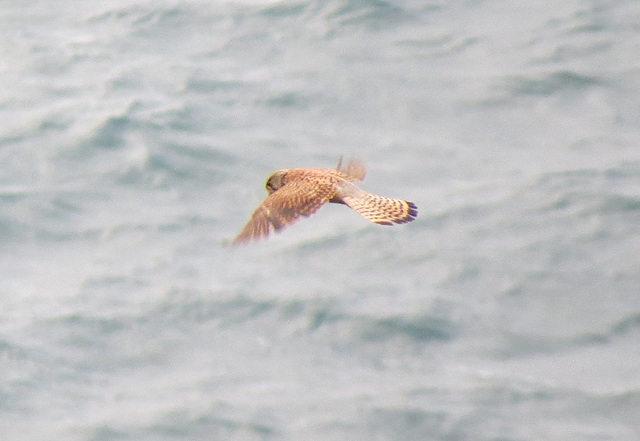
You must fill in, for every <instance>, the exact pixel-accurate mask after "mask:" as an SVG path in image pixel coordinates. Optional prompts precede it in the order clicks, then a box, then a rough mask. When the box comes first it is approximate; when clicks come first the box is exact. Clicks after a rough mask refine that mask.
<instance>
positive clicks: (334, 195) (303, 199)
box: [233, 158, 418, 245]
mask: <svg viewBox="0 0 640 441" xmlns="http://www.w3.org/2000/svg"><path fill="white" fill-rule="evenodd" d="M366 173H367V170H366V169H365V167H364V165H362V164H361V163H360V162H358V161H355V160H351V161H350V162H349V163H348V164H347V165H346V166H344V167H343V166H342V158H340V162H339V163H338V167H337V168H336V169H335V170H332V169H329V168H296V169H292V170H279V171H277V172H275V173H274V174H272V175H271V176H269V179H267V184H266V187H267V192H268V193H269V195H268V196H267V198H266V199H265V200H264V201H263V202H262V204H261V205H260V206H259V207H258V208H257V209H256V211H254V213H253V215H252V216H251V219H250V220H249V222H248V223H247V225H245V227H244V228H243V229H242V231H241V232H240V234H239V235H238V237H236V238H235V239H234V240H233V245H239V244H243V243H246V242H249V241H252V240H259V239H262V238H266V237H268V236H269V234H270V233H271V232H272V231H278V230H281V229H283V228H285V227H287V226H288V225H291V224H292V223H294V222H295V221H297V220H298V219H299V218H300V216H305V217H306V216H310V215H312V214H313V213H315V212H316V211H318V210H319V209H320V207H322V206H323V205H324V204H326V203H327V202H334V203H338V204H344V205H346V206H348V207H351V208H353V209H354V210H355V211H356V212H358V213H359V214H360V215H362V216H364V217H365V218H367V219H369V220H370V221H371V222H375V223H377V224H380V225H393V224H394V223H396V224H404V223H406V222H411V221H412V220H414V219H415V218H416V216H417V215H418V209H417V207H416V205H415V204H414V203H413V202H409V201H403V200H400V199H390V198H385V197H382V196H378V195H375V194H371V193H368V192H366V191H364V190H362V189H361V188H360V187H358V186H357V185H355V184H354V182H356V181H362V180H364V176H365V174H366Z"/></svg>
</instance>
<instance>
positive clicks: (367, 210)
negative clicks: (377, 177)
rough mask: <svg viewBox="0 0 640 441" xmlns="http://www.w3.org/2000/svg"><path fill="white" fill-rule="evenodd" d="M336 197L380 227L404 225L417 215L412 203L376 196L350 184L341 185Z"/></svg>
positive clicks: (416, 209)
mask: <svg viewBox="0 0 640 441" xmlns="http://www.w3.org/2000/svg"><path fill="white" fill-rule="evenodd" d="M337 195H338V197H339V198H340V199H341V200H342V202H343V203H344V204H346V205H347V206H349V207H351V208H352V209H354V210H355V211H357V212H358V213H359V214H360V215H361V216H363V217H365V218H367V219H369V220H370V221H371V222H375V223H376V224H380V225H392V224H394V223H395V224H404V223H406V222H411V221H412V220H414V219H415V218H416V216H417V215H418V208H417V207H416V205H415V204H414V203H413V202H409V201H403V200H401V199H391V198H385V197H383V196H378V195H376V194H373V193H369V192H366V191H364V190H362V189H361V188H359V187H357V186H356V185H354V184H352V183H350V182H344V183H342V184H341V185H340V186H339V187H338V193H337Z"/></svg>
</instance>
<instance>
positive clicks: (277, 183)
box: [266, 170, 289, 194]
mask: <svg viewBox="0 0 640 441" xmlns="http://www.w3.org/2000/svg"><path fill="white" fill-rule="evenodd" d="M288 171H289V170H278V171H277V172H275V173H274V174H272V175H271V176H269V179H267V184H266V187H267V192H269V194H271V193H273V192H274V191H276V190H278V189H279V188H281V187H282V186H283V185H284V183H285V176H286V175H287V172H288Z"/></svg>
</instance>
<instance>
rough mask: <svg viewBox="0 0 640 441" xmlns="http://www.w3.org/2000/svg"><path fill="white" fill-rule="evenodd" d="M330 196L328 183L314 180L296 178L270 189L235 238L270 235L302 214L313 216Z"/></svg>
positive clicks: (239, 240) (246, 239)
mask: <svg viewBox="0 0 640 441" xmlns="http://www.w3.org/2000/svg"><path fill="white" fill-rule="evenodd" d="M330 198H331V189H330V187H329V186H322V185H318V184H317V183H316V182H313V181H305V180H294V181H292V182H288V183H287V184H286V185H284V186H283V187H281V188H280V189H278V190H277V191H274V192H273V193H271V194H270V195H269V196H267V198H266V199H265V200H264V201H263V202H262V204H260V206H259V207H258V208H257V209H256V211H254V212H253V215H252V216H251V219H250V220H249V222H247V225H245V227H244V228H243V229H242V231H241V232H240V234H239V235H238V236H237V237H236V238H235V239H234V240H233V245H240V244H243V243H246V242H249V241H252V240H259V239H261V238H265V237H267V236H269V234H270V233H271V232H272V231H278V230H281V229H283V228H285V227H287V226H289V225H291V224H293V223H294V222H295V221H297V220H298V219H299V218H300V216H310V215H312V214H313V213H315V212H316V211H318V210H319V209H320V207H322V206H323V205H324V204H325V203H327V202H328V201H329V199H330Z"/></svg>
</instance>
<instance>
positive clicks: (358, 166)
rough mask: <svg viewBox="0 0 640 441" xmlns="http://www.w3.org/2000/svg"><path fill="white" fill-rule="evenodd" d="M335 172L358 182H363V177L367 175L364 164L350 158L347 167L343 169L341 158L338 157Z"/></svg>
mask: <svg viewBox="0 0 640 441" xmlns="http://www.w3.org/2000/svg"><path fill="white" fill-rule="evenodd" d="M336 170H337V171H339V172H341V173H344V174H345V175H347V176H351V177H352V178H354V179H356V180H358V181H364V177H365V176H366V174H367V168H366V167H365V166H364V164H363V163H362V162H360V161H358V160H357V159H354V158H351V159H350V160H349V162H348V163H347V165H345V166H344V167H343V166H342V156H340V161H339V162H338V167H336Z"/></svg>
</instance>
